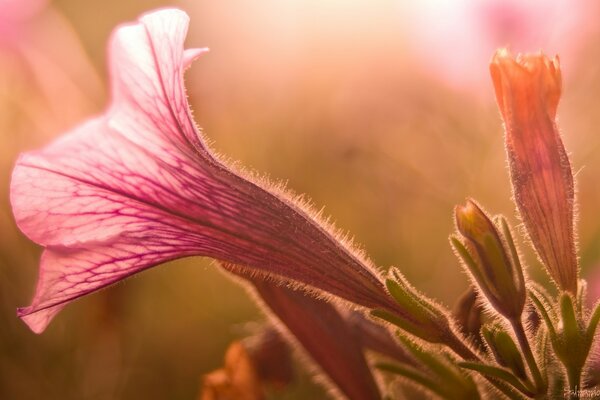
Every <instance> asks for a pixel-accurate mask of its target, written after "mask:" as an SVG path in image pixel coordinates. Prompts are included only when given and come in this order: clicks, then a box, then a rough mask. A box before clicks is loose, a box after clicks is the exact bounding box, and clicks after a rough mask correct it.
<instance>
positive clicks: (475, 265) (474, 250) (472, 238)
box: [450, 200, 526, 320]
mask: <svg viewBox="0 0 600 400" xmlns="http://www.w3.org/2000/svg"><path fill="white" fill-rule="evenodd" d="M455 217H456V228H457V230H458V232H459V234H460V237H456V236H452V237H451V238H450V241H451V243H452V245H453V246H454V249H455V250H456V252H457V254H458V256H459V257H460V258H461V259H462V260H463V262H464V265H465V267H466V268H467V270H468V272H469V273H470V274H471V276H472V277H473V279H474V280H475V282H476V283H477V286H478V287H479V289H480V290H481V291H482V292H483V294H484V295H485V297H486V298H487V299H488V301H489V302H490V303H491V305H492V306H493V307H494V308H495V309H496V310H497V311H498V312H499V313H500V314H502V315H503V316H505V317H506V318H508V319H510V320H515V319H518V318H520V316H521V314H522V312H523V307H524V305H525V296H526V290H525V280H524V277H523V270H522V269H521V263H520V262H519V256H518V254H517V251H516V248H515V246H514V243H513V240H512V236H511V233H510V229H508V225H507V224H506V222H505V221H504V219H503V218H500V219H499V220H498V223H499V225H500V226H499V227H497V226H496V225H495V224H494V223H493V222H492V221H491V220H490V218H489V217H488V216H487V215H486V214H485V212H484V211H483V210H482V209H481V208H480V207H479V206H478V205H477V204H476V203H475V202H474V201H473V200H467V203H466V204H465V205H464V206H457V207H456V209H455ZM498 228H500V229H501V231H500V230H499V229H498Z"/></svg>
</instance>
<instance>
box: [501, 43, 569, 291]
mask: <svg viewBox="0 0 600 400" xmlns="http://www.w3.org/2000/svg"><path fill="white" fill-rule="evenodd" d="M490 71H491V74H492V80H493V82H494V87H495V89H496V98H497V100H498V106H499V107H500V111H501V113H502V117H503V119H504V125H505V130H506V137H505V139H506V149H507V152H508V158H509V165H510V172H511V179H512V185H513V190H514V194H515V200H516V203H517V207H518V209H519V213H520V215H521V218H522V219H523V222H524V223H525V227H526V228H527V232H528V234H529V237H530V238H531V241H532V243H533V245H534V247H535V249H536V251H537V253H538V255H539V257H540V259H541V261H542V263H543V264H544V265H545V267H546V268H547V270H548V272H549V273H550V276H551V277H552V278H553V279H554V281H555V282H556V283H557V284H558V286H559V287H560V288H561V289H563V290H567V291H569V292H571V293H573V294H575V293H577V275H578V267H577V257H576V253H575V239H574V227H573V225H574V222H573V203H574V198H575V191H574V185H573V174H572V171H571V164H570V162H569V157H568V156H567V153H566V151H565V147H564V145H563V143H562V140H561V138H560V134H559V131H558V128H557V125H556V109H557V107H558V102H559V99H560V94H561V73H560V66H559V63H558V58H554V59H552V60H551V59H549V58H548V57H546V56H544V55H542V54H537V55H524V56H519V57H517V58H516V59H514V58H513V57H512V56H511V55H510V54H509V53H508V52H507V51H506V50H499V51H498V52H497V53H496V55H495V56H494V58H493V60H492V63H491V65H490Z"/></svg>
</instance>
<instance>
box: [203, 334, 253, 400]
mask: <svg viewBox="0 0 600 400" xmlns="http://www.w3.org/2000/svg"><path fill="white" fill-rule="evenodd" d="M263 398H264V392H263V389H262V386H261V383H260V379H259V377H258V372H257V371H256V369H255V367H254V364H253V363H252V360H251V359H250V355H249V354H248V351H247V350H246V349H245V348H244V345H242V343H240V342H233V343H232V344H231V345H230V346H229V348H228V349H227V353H226V354H225V366H224V368H222V369H218V370H216V371H213V372H211V373H210V374H208V375H206V376H205V377H204V379H203V388H202V393H201V394H200V398H199V400H261V399H263Z"/></svg>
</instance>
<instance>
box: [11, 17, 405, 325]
mask: <svg viewBox="0 0 600 400" xmlns="http://www.w3.org/2000/svg"><path fill="white" fill-rule="evenodd" d="M187 26H188V17H187V15H186V14H185V13H184V12H182V11H179V10H174V9H165V10H160V11H156V12H152V13H149V14H146V15H144V16H142V17H141V18H140V19H139V21H138V22H136V23H133V24H128V25H123V26H121V27H120V28H118V29H117V30H116V31H115V33H114V34H113V37H112V39H111V41H110V45H109V54H110V76H111V82H112V86H111V89H112V102H111V103H110V105H109V107H108V109H107V110H106V112H105V113H104V114H103V115H100V116H99V117H97V118H94V119H91V120H89V121H87V122H85V123H84V124H82V125H80V126H79V127H77V128H75V129H74V130H73V131H72V132H70V133H68V134H67V135H65V136H63V137H61V138H60V139H58V140H56V141H55V142H54V143H52V144H50V145H49V146H48V147H46V148H44V149H42V150H40V151H36V152H31V153H28V154H25V155H22V156H21V157H20V158H19V160H18V162H17V165H16V167H15V169H14V172H13V176H12V184H11V202H12V206H13V212H14V215H15V219H16V221H17V224H18V226H19V228H20V229H21V230H22V231H23V232H24V233H25V234H26V235H27V236H28V237H29V238H30V239H31V240H33V241H35V242H37V243H39V244H41V245H42V246H44V247H45V250H44V253H43V255H42V259H41V266H40V274H39V281H38V285H37V288H36V292H35V296H34V298H33V301H32V303H31V305H30V306H29V307H25V308H21V309H19V310H18V314H19V316H20V317H21V318H23V320H24V321H25V322H26V323H27V324H28V325H29V326H30V328H31V329H32V330H33V331H35V332H38V333H39V332H41V331H43V330H44V328H45V327H46V326H47V324H48V323H49V322H50V320H51V319H52V317H53V316H54V315H55V314H56V313H57V312H58V311H59V310H61V309H62V308H63V307H64V306H65V305H66V304H68V303H69V302H71V301H73V300H75V299H77V298H79V297H81V296H83V295H86V294H88V293H91V292H94V291H96V290H99V289H101V288H103V287H106V286H108V285H110V284H112V283H115V282H117V281H120V280H122V279H124V278H126V277H128V276H130V275H133V274H135V273H137V272H140V271H142V270H144V269H147V268H150V267H152V266H155V265H157V264H161V263H164V262H166V261H168V260H173V259H176V258H181V257H186V256H207V257H212V258H215V259H219V260H222V261H225V262H230V263H235V264H237V265H240V266H243V267H249V268H252V269H253V270H254V271H256V273H257V274H259V275H263V276H264V275H269V276H274V277H278V278H285V279H286V281H293V282H297V283H301V284H303V285H308V286H310V287H311V288H312V287H314V288H317V289H318V290H320V291H322V292H326V293H328V294H333V295H335V296H338V297H340V298H343V299H345V300H348V301H350V302H353V303H356V304H359V305H362V306H365V307H369V308H384V309H390V310H395V311H396V312H397V313H400V314H401V315H402V314H403V313H402V310H397V306H395V305H394V302H393V300H391V298H390V297H389V295H388V294H387V292H386V290H385V288H384V286H383V284H382V283H381V281H380V279H379V278H378V276H377V275H376V273H375V272H374V270H373V268H372V267H371V266H370V265H369V263H368V262H367V261H365V260H363V259H362V258H361V257H360V256H359V255H357V254H355V253H354V252H353V251H352V250H351V249H349V248H348V247H346V246H344V245H343V244H342V243H341V242H340V241H339V240H337V239H336V238H335V237H334V235H333V234H331V233H329V231H328V230H326V229H325V228H323V227H322V225H321V224H319V223H318V222H316V221H315V219H313V218H312V217H311V216H310V215H309V214H307V212H305V211H303V210H302V209H301V208H300V207H299V206H298V205H297V204H296V203H294V202H292V201H291V200H289V199H287V197H285V196H283V195H282V194H280V193H278V192H277V191H276V190H267V189H265V188H264V186H265V185H263V184H257V183H254V182H253V181H251V180H249V179H248V178H245V177H243V176H242V175H241V174H240V173H239V172H237V171H234V170H232V169H231V168H229V167H227V166H225V165H224V164H223V163H222V162H220V161H219V159H217V158H216V157H215V156H214V155H213V154H212V152H211V151H210V149H209V148H208V147H207V145H206V143H205V141H204V140H203V138H202V136H201V135H200V133H199V131H198V129H197V128H196V126H195V124H194V122H193V120H192V117H191V111H190V108H189V105H188V102H187V99H186V95H185V89H184V86H183V79H182V75H183V71H184V70H185V68H186V67H188V66H189V65H190V64H191V62H192V61H193V60H194V59H195V58H196V57H198V56H199V55H200V54H202V53H203V52H204V50H203V49H190V50H185V51H184V50H183V41H184V39H185V35H186V32H187Z"/></svg>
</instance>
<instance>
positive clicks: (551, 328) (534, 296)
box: [529, 290, 558, 343]
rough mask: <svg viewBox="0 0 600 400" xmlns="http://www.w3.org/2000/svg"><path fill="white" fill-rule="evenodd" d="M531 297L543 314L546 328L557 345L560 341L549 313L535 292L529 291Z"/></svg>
mask: <svg viewBox="0 0 600 400" xmlns="http://www.w3.org/2000/svg"><path fill="white" fill-rule="evenodd" d="M529 297H530V298H531V300H532V301H533V304H535V307H536V308H537V309H538V311H539V312H540V314H542V318H543V319H544V322H546V327H547V328H548V334H549V335H550V339H551V340H552V342H553V343H555V342H556V341H557V339H558V338H557V336H556V329H554V325H553V324H552V320H551V319H550V316H549V315H548V311H546V307H545V306H544V304H543V303H542V301H541V300H540V299H539V298H538V296H537V294H536V293H535V291H534V290H529Z"/></svg>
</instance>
